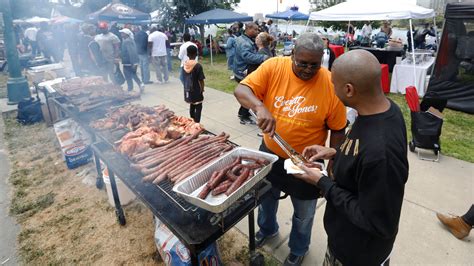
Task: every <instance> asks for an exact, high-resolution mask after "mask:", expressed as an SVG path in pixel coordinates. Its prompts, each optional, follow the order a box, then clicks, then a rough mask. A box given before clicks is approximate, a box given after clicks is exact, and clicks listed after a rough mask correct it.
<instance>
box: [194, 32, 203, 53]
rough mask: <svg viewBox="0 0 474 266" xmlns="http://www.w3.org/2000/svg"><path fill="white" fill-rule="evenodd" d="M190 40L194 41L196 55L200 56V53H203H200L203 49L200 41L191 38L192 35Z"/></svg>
mask: <svg viewBox="0 0 474 266" xmlns="http://www.w3.org/2000/svg"><path fill="white" fill-rule="evenodd" d="M191 42H192V43H194V44H195V45H196V46H197V48H198V55H199V56H202V55H203V53H202V52H203V51H202V43H201V42H200V41H199V40H198V39H196V38H193V37H192V36H191Z"/></svg>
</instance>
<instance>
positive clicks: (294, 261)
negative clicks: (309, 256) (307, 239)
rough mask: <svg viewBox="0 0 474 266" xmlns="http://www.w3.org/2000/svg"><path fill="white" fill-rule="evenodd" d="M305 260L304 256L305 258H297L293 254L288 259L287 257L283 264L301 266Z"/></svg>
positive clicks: (285, 265)
mask: <svg viewBox="0 0 474 266" xmlns="http://www.w3.org/2000/svg"><path fill="white" fill-rule="evenodd" d="M303 260H304V255H303V256H296V255H294V254H293V253H290V254H289V255H288V257H286V259H285V262H283V265H284V266H295V265H297V266H299V265H301V263H302V262H303Z"/></svg>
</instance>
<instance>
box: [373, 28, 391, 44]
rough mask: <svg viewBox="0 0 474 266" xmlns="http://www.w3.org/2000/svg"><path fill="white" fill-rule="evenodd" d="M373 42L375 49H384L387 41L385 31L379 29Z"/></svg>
mask: <svg viewBox="0 0 474 266" xmlns="http://www.w3.org/2000/svg"><path fill="white" fill-rule="evenodd" d="M375 41H376V42H377V47H378V48H384V47H385V44H386V43H387V41H388V36H387V34H386V33H385V31H383V30H382V29H380V31H379V32H378V33H377V34H376V35H375Z"/></svg>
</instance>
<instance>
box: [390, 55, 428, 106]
mask: <svg viewBox="0 0 474 266" xmlns="http://www.w3.org/2000/svg"><path fill="white" fill-rule="evenodd" d="M434 61H435V59H434V57H430V58H429V59H428V60H427V61H424V62H421V63H420V64H417V65H416V66H415V69H416V84H415V78H414V76H413V66H412V64H411V63H409V62H406V60H404V61H402V63H401V64H397V65H395V67H394V68H393V72H392V81H391V83H390V92H392V93H403V94H405V89H406V88H407V87H408V86H412V85H415V87H416V89H417V91H418V95H419V96H420V97H423V96H424V95H425V92H426V77H427V76H428V75H429V73H431V67H432V66H433V63H434Z"/></svg>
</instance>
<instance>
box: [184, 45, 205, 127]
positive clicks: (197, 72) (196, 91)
mask: <svg viewBox="0 0 474 266" xmlns="http://www.w3.org/2000/svg"><path fill="white" fill-rule="evenodd" d="M197 52H198V49H197V47H196V46H194V45H190V46H189V47H188V48H187V53H188V57H189V60H187V61H186V62H184V65H183V79H184V82H183V84H184V100H185V101H186V102H187V103H189V115H190V116H191V118H192V119H193V120H194V122H196V123H199V121H201V111H202V102H203V100H204V95H203V93H204V79H205V78H206V77H205V76H204V71H203V69H202V66H201V64H199V63H198V62H197V61H196V56H197Z"/></svg>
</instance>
